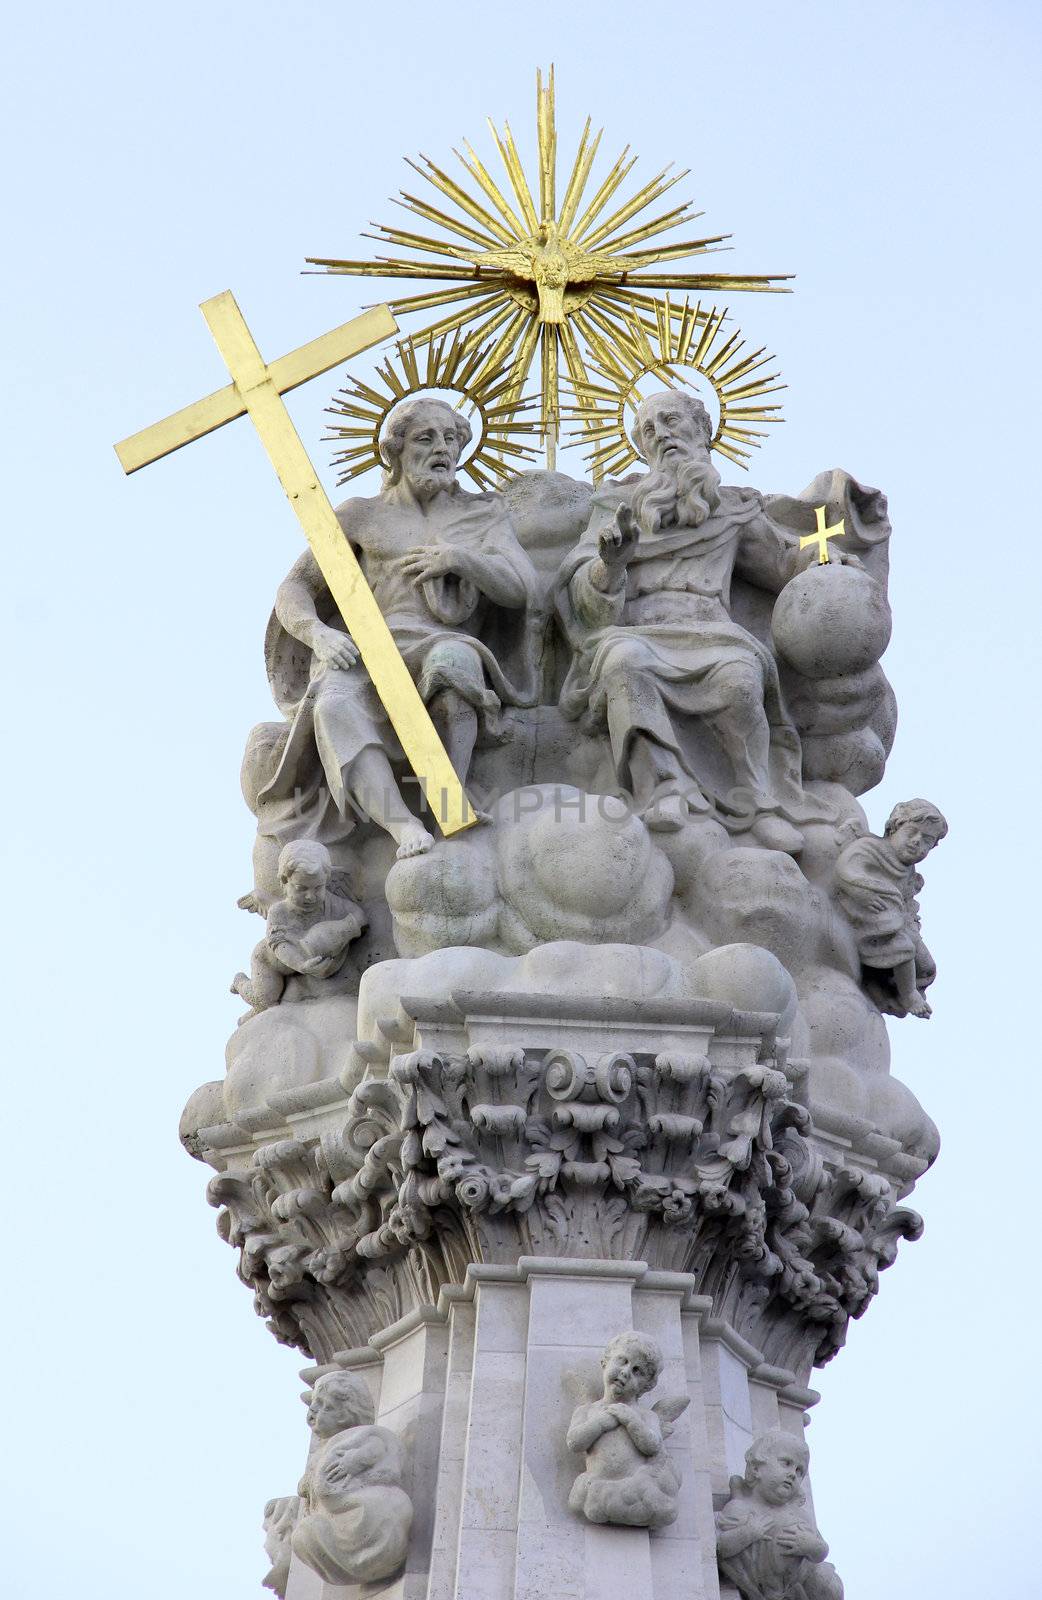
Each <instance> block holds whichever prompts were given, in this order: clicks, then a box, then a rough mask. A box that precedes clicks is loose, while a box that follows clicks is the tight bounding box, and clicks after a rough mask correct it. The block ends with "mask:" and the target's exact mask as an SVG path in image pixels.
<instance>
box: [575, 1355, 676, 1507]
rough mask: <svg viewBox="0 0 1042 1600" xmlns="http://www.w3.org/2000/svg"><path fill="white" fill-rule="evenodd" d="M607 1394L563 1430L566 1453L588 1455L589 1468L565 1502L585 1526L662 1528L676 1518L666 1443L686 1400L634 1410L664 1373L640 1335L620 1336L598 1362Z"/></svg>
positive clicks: (673, 1475)
mask: <svg viewBox="0 0 1042 1600" xmlns="http://www.w3.org/2000/svg"><path fill="white" fill-rule="evenodd" d="M601 1369H602V1371H603V1373H604V1395H603V1397H602V1398H601V1399H600V1400H593V1401H590V1402H588V1403H587V1404H586V1405H581V1406H577V1407H576V1409H575V1410H574V1412H573V1413H572V1420H571V1422H570V1424H569V1427H568V1448H569V1450H584V1451H585V1452H586V1471H585V1472H581V1473H580V1474H579V1476H578V1477H577V1478H576V1480H575V1482H574V1483H573V1485H572V1491H571V1494H570V1495H569V1496H568V1504H569V1506H570V1508H571V1509H572V1510H573V1511H579V1512H581V1513H582V1515H583V1516H584V1517H585V1518H586V1519H587V1521H588V1522H614V1523H621V1524H623V1525H624V1526H625V1527H629V1528H665V1527H667V1526H668V1524H669V1523H671V1522H675V1521H676V1519H677V1493H678V1491H679V1489H680V1474H679V1472H678V1471H677V1469H676V1467H675V1466H674V1464H673V1462H672V1461H671V1459H670V1457H669V1456H668V1455H667V1454H666V1451H665V1449H664V1444H665V1441H666V1439H668V1438H669V1436H670V1434H671V1433H672V1431H673V1423H674V1422H675V1421H676V1419H677V1418H678V1417H679V1416H680V1414H681V1412H682V1411H684V1410H686V1408H687V1405H688V1398H687V1396H686V1395H684V1396H676V1397H673V1398H669V1399H663V1400H659V1401H657V1402H656V1404H655V1405H654V1406H652V1407H651V1408H648V1407H645V1406H639V1405H638V1404H637V1401H638V1400H639V1398H640V1396H641V1395H642V1394H646V1393H647V1392H648V1390H649V1389H653V1388H654V1387H655V1384H656V1382H657V1381H658V1376H659V1373H660V1372H661V1371H662V1351H661V1350H660V1349H659V1347H658V1345H657V1344H656V1343H655V1340H654V1339H650V1338H648V1336H647V1335H646V1334H643V1333H620V1334H618V1335H617V1336H616V1337H615V1338H614V1339H613V1340H612V1341H611V1343H610V1344H609V1345H608V1347H607V1349H606V1350H605V1352H604V1355H603V1356H602V1357H601Z"/></svg>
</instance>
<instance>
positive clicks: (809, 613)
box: [771, 561, 891, 678]
mask: <svg viewBox="0 0 1042 1600" xmlns="http://www.w3.org/2000/svg"><path fill="white" fill-rule="evenodd" d="M890 627H891V619H890V607H889V606H888V605H887V601H886V595H885V594H884V592H883V590H882V589H881V588H880V586H879V584H878V583H876V581H875V579H874V578H870V577H869V575H868V573H867V572H863V571H861V570H860V569H859V568H857V567H849V566H840V565H839V563H838V562H836V561H830V562H828V563H827V564H826V565H824V566H822V565H819V564H818V563H815V564H814V565H813V566H811V567H808V568H807V570H806V571H805V572H801V573H800V574H799V575H798V576H797V577H795V578H793V579H792V581H791V582H790V583H787V584H786V585H785V588H784V589H783V590H782V592H781V594H780V595H779V596H778V600H777V604H776V605H775V607H774V615H773V617H772V619H771V636H772V638H773V641H774V648H775V649H776V650H777V652H778V654H779V655H780V656H782V657H783V658H784V660H786V661H787V662H788V663H789V665H790V666H793V667H795V668H796V670H797V672H802V673H803V674H804V676H805V677H808V678H837V677H843V676H845V675H846V674H848V673H856V672H864V671H865V670H866V668H868V667H870V666H872V665H873V663H874V662H876V661H878V660H879V658H880V656H881V655H882V654H883V651H884V650H885V649H886V647H887V645H888V644H889V643H890Z"/></svg>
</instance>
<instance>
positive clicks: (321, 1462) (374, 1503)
mask: <svg viewBox="0 0 1042 1600" xmlns="http://www.w3.org/2000/svg"><path fill="white" fill-rule="evenodd" d="M374 1419H375V1412H374V1408H373V1401H372V1397H371V1395H370V1393H369V1389H368V1386H367V1385H366V1383H365V1380H364V1379H363V1378H360V1377H358V1376H357V1374H355V1373H352V1372H327V1373H326V1374H325V1375H324V1376H323V1377H321V1378H319V1379H318V1381H317V1383H316V1384H315V1387H314V1389H313V1390H312V1391H311V1397H310V1401H309V1404H308V1426H309V1427H310V1428H311V1430H312V1432H313V1433H314V1435H315V1440H316V1443H315V1446H314V1449H313V1451H312V1454H311V1458H310V1460H309V1462H308V1466H307V1470H306V1472H305V1473H304V1476H303V1478H302V1479H301V1482H300V1497H301V1510H300V1518H299V1520H298V1522H297V1525H296V1527H295V1528H294V1530H293V1534H292V1545H293V1550H294V1552H295V1553H296V1554H297V1555H298V1556H299V1557H300V1559H301V1561H303V1562H304V1563H305V1565H307V1566H309V1567H310V1568H311V1569H312V1571H313V1572H317V1573H318V1575H319V1577H321V1578H323V1579H324V1580H325V1582H326V1583H333V1584H337V1583H340V1584H343V1583H373V1582H375V1581H376V1580H377V1579H380V1578H390V1577H391V1576H393V1574H394V1573H396V1572H397V1571H398V1569H399V1568H400V1567H401V1565H402V1563H403V1562H404V1560H405V1554H406V1551H407V1549H408V1545H409V1529H410V1527H411V1526H412V1501H411V1500H410V1499H409V1496H408V1495H407V1494H406V1493H405V1490H404V1489H403V1488H402V1486H401V1479H402V1472H403V1461H402V1447H401V1444H400V1443H399V1441H398V1439H397V1438H396V1437H395V1435H394V1434H393V1433H392V1432H391V1431H390V1429H389V1428H379V1427H376V1426H375V1421H374Z"/></svg>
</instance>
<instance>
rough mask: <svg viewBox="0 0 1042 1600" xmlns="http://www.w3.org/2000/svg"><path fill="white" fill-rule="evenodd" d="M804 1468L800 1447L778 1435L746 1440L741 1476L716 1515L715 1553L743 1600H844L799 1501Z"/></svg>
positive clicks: (826, 1549)
mask: <svg viewBox="0 0 1042 1600" xmlns="http://www.w3.org/2000/svg"><path fill="white" fill-rule="evenodd" d="M808 1461H809V1454H808V1451H807V1446H806V1445H805V1444H804V1442H803V1440H802V1439H797V1438H795V1437H794V1436H793V1435H792V1434H791V1433H785V1432H784V1431H783V1430H782V1429H780V1428H779V1429H775V1430H774V1431H773V1432H772V1433H762V1434H761V1435H760V1437H759V1438H758V1439H756V1440H754V1441H753V1443H752V1444H751V1445H750V1446H749V1449H748V1450H747V1451H746V1453H745V1476H744V1477H740V1478H739V1477H735V1478H732V1479H731V1498H730V1500H728V1502H727V1504H726V1505H725V1506H724V1507H723V1509H722V1510H721V1511H719V1512H718V1513H717V1518H716V1554H717V1560H718V1562H719V1564H720V1571H721V1572H722V1573H723V1575H724V1577H725V1578H729V1579H730V1581H731V1582H732V1583H733V1584H734V1586H735V1588H736V1589H737V1590H738V1593H739V1594H740V1595H741V1596H742V1600H843V1585H842V1583H841V1582H840V1580H839V1577H838V1576H837V1574H836V1570H835V1568H834V1567H833V1566H832V1565H831V1563H830V1562H827V1561H826V1560H825V1557H826V1556H827V1555H828V1553H829V1547H828V1545H827V1544H826V1543H825V1541H824V1539H823V1538H822V1537H821V1534H820V1533H819V1532H818V1530H817V1528H815V1526H814V1523H813V1521H812V1520H811V1516H810V1512H809V1510H808V1508H807V1503H806V1499H805V1497H804V1494H803V1480H804V1479H805V1478H806V1476H807V1465H808Z"/></svg>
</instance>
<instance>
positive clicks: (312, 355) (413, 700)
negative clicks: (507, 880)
mask: <svg viewBox="0 0 1042 1600" xmlns="http://www.w3.org/2000/svg"><path fill="white" fill-rule="evenodd" d="M199 309H200V311H201V312H202V314H203V316H204V317H205V318H206V321H207V324H208V326H209V329H210V332H211V333H212V334H213V336H214V339H215V341H216V343H217V348H218V350H219V351H220V353H221V355H222V357H223V358H224V362H225V365H226V366H227V368H228V371H229V372H230V373H231V375H232V380H233V381H232V382H231V384H229V385H228V387H227V388H224V389H219V390H218V391H217V393H216V394H211V395H207V396H206V397H205V398H204V399H202V400H197V401H196V402H195V403H194V404H193V405H190V406H186V407H185V408H184V410H182V411H176V412H175V413H174V414H173V416H170V417H166V418H164V420H163V421H162V422H157V423H155V424H154V425H153V426H152V427H150V428H146V429H144V431H143V432H141V433H135V434H133V435H132V436H131V437H130V438H129V439H124V440H123V441H122V442H121V443H120V444H118V445H117V446H116V454H117V456H118V457H119V460H120V463H121V465H122V467H123V470H124V472H127V473H130V472H136V471H137V470H138V468H139V467H146V466H148V465H149V463H150V462H152V461H158V460H160V458H161V457H162V456H166V455H169V454H170V452H171V451H173V450H179V449H180V448H181V446H182V445H186V444H191V442H192V441H193V440H194V439H201V438H202V437H203V436H204V434H207V433H212V432H213V430H214V429H215V428H220V427H222V426H223V425H224V424H225V423H226V422H232V421H233V420H234V419H235V418H236V417H241V416H244V415H249V417H250V420H251V421H252V423H253V425H254V427H255V428H256V430H257V432H258V433H259V434H260V438H261V443H262V444H263V445H264V448H265V450H266V451H267V453H268V456H269V458H270V460H271V464H272V466H273V467H274V468H275V471H276V472H277V473H278V476H279V481H280V482H281V484H282V487H283V489H285V491H286V494H287V496H288V497H289V502H290V504H291V506H292V507H293V510H294V511H295V512H296V514H297V517H298V519H299V521H300V525H301V527H302V528H303V530H304V535H305V537H306V539H307V541H308V544H309V545H310V546H311V550H312V553H313V555H314V557H315V560H316V561H317V562H318V565H319V568H320V570H321V572H322V576H323V577H324V578H325V580H326V583H327V584H328V585H329V592H330V594H331V595H332V596H333V599H334V600H335V601H336V603H337V606H338V607H339V610H340V615H341V616H342V617H343V619H344V622H345V623H346V625H347V629H348V632H349V633H350V635H351V638H352V639H353V641H354V643H355V644H356V645H357V646H358V653H359V655H360V656H361V658H362V662H363V665H364V666H365V669H366V671H367V672H368V674H369V677H370V678H371V680H372V683H373V687H374V689H375V690H376V692H377V694H378V695H379V696H380V700H381V702H382V704H383V707H384V710H385V711H386V712H387V715H388V717H389V718H390V721H391V725H392V726H393V728H394V731H395V733H396V734H397V735H398V738H399V741H400V743H401V746H402V749H403V750H404V751H405V754H406V757H407V759H408V761H409V764H410V765H411V767H412V769H413V771H414V772H415V774H416V776H417V777H418V778H419V779H420V780H421V782H422V783H423V784H424V786H425V791H426V794H427V797H428V803H429V804H430V806H431V809H432V810H434V812H435V814H436V816H437V819H438V825H439V827H440V828H441V831H442V833H443V834H446V835H448V834H452V833H458V832H459V831H460V830H461V829H462V828H469V827H470V826H471V825H472V824H473V823H474V822H475V821H476V820H477V818H476V815H475V813H474V810H473V808H472V806H471V805H470V803H469V801H468V800H467V796H466V794H465V793H464V790H463V785H462V784H461V783H460V780H459V778H458V776H457V774H456V771H455V768H454V767H453V765H452V763H451V761H450V760H449V757H448V752H447V751H446V749H445V746H444V745H443V744H442V742H441V740H440V739H439V737H438V733H437V730H436V729H435V726H434V724H433V722H432V721H431V718H430V714H429V712H428V710H427V707H426V706H425V705H424V703H423V700H422V699H421V697H420V692H419V690H418V689H417V687H416V685H415V683H414V682H413V680H412V677H411V675H410V673H409V669H408V667H407V666H406V665H405V662H404V661H403V660H402V657H401V653H400V651H399V649H398V646H397V645H396V644H395V641H394V635H393V634H392V633H391V630H390V628H389V627H388V626H387V623H386V621H385V619H384V616H383V613H382V612H381V610H380V607H379V606H378V605H377V603H376V600H375V598H374V596H373V592H372V590H371V589H370V587H369V585H368V584H367V583H366V581H365V577H364V575H363V573H362V569H361V567H360V566H359V564H358V561H357V559H356V557H355V554H354V551H353V550H352V549H351V546H350V545H349V544H348V542H347V540H346V539H345V537H344V533H343V529H342V528H341V526H340V523H339V522H338V521H337V515H336V512H335V511H334V510H333V507H332V505H331V504H330V501H329V497H328V495H327V494H326V492H325V490H324V489H323V488H322V486H321V484H320V483H319V481H318V474H317V473H316V471H315V469H314V467H313V466H312V464H311V461H310V459H309V457H308V454H307V451H306V450H305V449H304V445H303V442H302V441H301V438H300V435H299V434H298V433H297V430H296V428H295V427H294V426H293V422H292V419H291V418H290V414H289V412H288V411H287V410H286V407H285V405H284V403H283V400H282V396H283V394H284V393H286V391H287V390H289V389H294V388H296V387H297V386H298V384H301V383H306V382H307V380H308V379H309V378H315V377H317V376H318V374H319V373H320V372H328V371H329V369H330V367H335V366H339V364H340V363H341V362H343V361H348V360H350V359H351V357H352V356H355V355H357V354H358V353H359V351H362V350H368V349H369V348H370V346H372V345H374V344H379V342H380V341H381V340H382V339H386V338H387V337H388V336H389V335H390V334H393V333H397V331H398V325H397V323H396V322H395V320H394V318H393V316H392V315H391V312H390V310H389V309H388V307H387V306H375V307H373V308H372V309H371V310H369V311H366V312H364V313H363V315H362V316H360V317H355V318H353V320H352V321H351V322H345V323H344V324H343V325H342V326H341V327H339V328H334V329H333V331H332V332H331V333H326V334H323V335H322V337H321V338H319V339H314V340H312V342H311V343H310V344H306V345H302V346H301V348H300V349H299V350H293V351H291V352H290V353H289V355H285V356H282V357H280V359H279V360H278V361H273V362H272V363H271V364H270V366H269V365H266V364H265V362H264V359H263V357H262V356H261V353H260V351H259V350H258V348H257V346H256V344H255V343H254V340H253V335H252V334H251V333H250V330H249V328H248V327H247V325H246V320H245V318H244V317H243V314H242V312H241V311H240V310H239V307H238V305H237V304H236V301H235V296H234V295H233V294H232V293H231V291H230V290H225V292H224V293H223V294H218V295H214V297H213V299H212V300H204V301H203V303H202V305H201V306H200V307H199ZM439 795H440V800H441V803H440V805H438V804H436V803H435V797H436V796H439Z"/></svg>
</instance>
